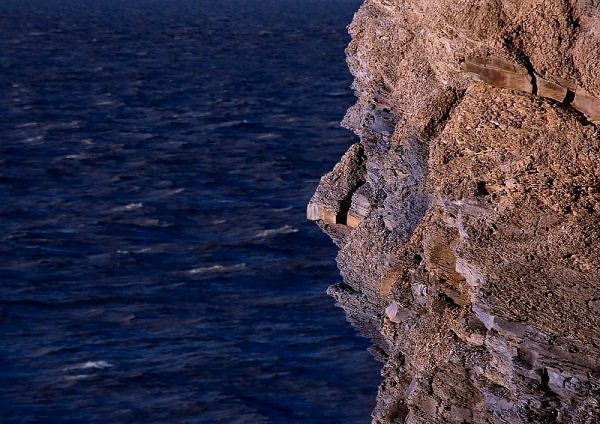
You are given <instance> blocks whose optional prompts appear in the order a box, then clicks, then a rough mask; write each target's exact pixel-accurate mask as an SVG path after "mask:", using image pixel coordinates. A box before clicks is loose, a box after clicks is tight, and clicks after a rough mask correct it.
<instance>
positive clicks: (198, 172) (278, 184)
mask: <svg viewBox="0 0 600 424" xmlns="http://www.w3.org/2000/svg"><path fill="white" fill-rule="evenodd" d="M358 5H359V0H321V1H317V0H295V1H293V0H273V1H269V0H245V1H243V0H237V1H236V0H220V1H217V0H213V1H206V0H198V1H191V0H189V1H173V0H161V1H151V0H143V1H142V0H129V1H119V2H117V1H108V0H97V1H92V0H83V1H82V0H77V1H73V0H60V1H58V0H55V1H52V0H47V1H44V0H37V1H25V0H18V1H17V0H2V2H0V94H1V95H0V199H1V202H0V238H1V243H0V379H1V382H0V422H2V423H54V422H56V423H71V422H73V423H83V422H87V423H96V422H97V423H100V422H101V423H121V422H123V423H129V422H139V423H295V422H298V423H300V422H301V423H342V422H343V423H365V422H368V421H369V415H370V411H371V409H372V407H373V404H374V395H375V393H376V386H377V384H378V377H377V376H378V366H377V364H376V363H375V362H374V361H373V360H372V359H371V358H370V357H369V356H368V354H367V352H366V351H365V348H366V346H367V342H366V341H365V340H363V339H359V338H358V337H357V336H356V335H355V333H354V331H353V330H352V329H351V328H350V327H349V325H348V324H346V323H345V322H344V317H343V313H342V311H341V310H339V309H337V308H335V307H334V306H333V301H332V300H331V299H330V298H328V297H327V296H326V295H325V294H324V290H325V288H326V287H327V285H329V284H330V283H333V282H336V281H337V280H338V278H339V277H338V274H337V270H336V268H335V264H334V256H335V249H334V247H333V245H332V244H331V242H330V241H329V240H328V239H327V238H326V237H325V236H323V235H322V234H321V233H320V232H319V231H318V229H317V228H316V226H314V224H311V223H308V222H306V221H305V219H304V210H305V204H306V202H307V200H308V199H309V197H310V195H311V193H312V191H313V190H314V188H315V186H316V184H317V182H318V178H319V176H320V175H321V174H322V173H324V172H325V171H326V170H328V169H329V168H330V167H331V166H332V165H333V164H334V163H335V161H336V160H337V158H338V157H339V156H340V155H341V154H342V152H343V151H344V150H345V149H346V148H347V146H348V145H349V144H350V143H351V142H352V137H351V135H350V134H348V133H347V132H345V131H343V130H341V129H340V128H339V126H338V121H339V120H340V119H341V117H342V116H343V114H344V111H345V109H346V108H347V107H348V106H349V105H350V104H351V103H352V102H353V97H352V94H351V92H350V90H349V88H348V87H349V84H350V77H349V75H348V73H347V71H346V67H345V64H344V56H343V49H344V46H345V44H346V43H347V41H348V40H347V35H346V31H345V25H346V24H347V23H348V22H349V21H350V20H351V17H352V13H353V12H354V11H355V10H356V8H357V7H358Z"/></svg>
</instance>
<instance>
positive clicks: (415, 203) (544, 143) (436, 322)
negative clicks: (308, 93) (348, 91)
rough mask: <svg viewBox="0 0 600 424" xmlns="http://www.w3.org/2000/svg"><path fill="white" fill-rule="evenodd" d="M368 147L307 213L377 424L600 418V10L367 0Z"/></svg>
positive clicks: (363, 92) (360, 117)
mask: <svg viewBox="0 0 600 424" xmlns="http://www.w3.org/2000/svg"><path fill="white" fill-rule="evenodd" d="M349 28H350V33H351V35H352V41H351V43H350V45H349V46H348V49H347V56H348V64H349V67H350V70H351V71H352V73H353V75H354V78H355V79H354V84H353V88H354V90H355V92H356V96H357V103H356V104H355V105H354V106H353V107H352V108H350V109H349V110H348V112H347V114H346V117H345V118H344V121H343V125H344V126H345V127H347V128H349V129H351V130H352V131H354V132H355V133H356V134H357V135H358V136H359V137H360V142H359V143H357V144H355V145H353V146H352V147H351V148H350V149H349V151H348V152H347V153H346V154H345V155H344V157H343V158H342V160H341V161H340V163H339V164H338V165H336V167H335V168H334V169H333V171H332V172H331V173H329V174H327V175H326V176H324V177H323V178H322V180H321V183H320V185H319V187H318V188H317V191H316V193H315V195H314V196H313V198H312V199H311V201H310V204H309V206H308V217H309V219H313V220H316V221H317V223H318V224H319V225H320V226H321V228H322V229H323V230H324V231H325V232H326V233H327V234H329V235H330V236H331V237H332V239H333V241H334V242H335V243H336V244H337V245H338V246H339V249H340V250H339V254H338V257H337V262H338V266H339V268H340V271H341V275H342V277H343V282H342V283H339V284H336V285H334V286H332V287H330V288H329V290H328V292H329V293H330V294H331V295H332V296H333V297H334V298H335V299H336V301H337V302H338V304H339V305H340V306H341V307H343V308H344V310H345V311H346V314H347V317H348V319H349V320H350V322H352V324H353V325H354V326H356V328H358V329H359V331H361V332H362V333H363V334H365V335H367V336H368V337H370V338H371V339H372V340H373V346H372V348H371V351H372V353H373V354H374V355H375V356H376V357H377V358H378V359H379V360H381V361H382V362H383V370H382V376H383V382H382V384H381V386H380V389H379V393H378V395H377V406H376V409H375V411H374V412H373V422H374V423H523V422H537V423H590V424H591V423H598V422H600V381H599V376H600V318H599V317H600V290H599V289H600V254H599V253H598V249H599V248H600V131H599V128H600V126H598V125H599V124H600V100H598V99H600V6H599V5H598V3H597V2H594V1H591V0H587V1H586V0H582V1H577V2H576V1H572V2H569V1H566V0H565V1H559V0H547V1H532V0H522V1H519V2H516V1H512V0H483V1H478V2H464V1H456V0H441V1H437V0H436V1H432V0H413V1H410V2H409V1H402V0H367V1H365V3H364V4H363V5H362V7H361V8H360V10H359V11H358V12H357V14H356V15H355V18H354V21H353V23H352V24H351V25H350V27H349Z"/></svg>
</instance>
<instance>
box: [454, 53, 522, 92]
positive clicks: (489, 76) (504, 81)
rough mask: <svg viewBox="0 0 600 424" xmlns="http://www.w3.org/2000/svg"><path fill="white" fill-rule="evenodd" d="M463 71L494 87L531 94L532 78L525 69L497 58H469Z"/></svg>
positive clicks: (464, 64)
mask: <svg viewBox="0 0 600 424" xmlns="http://www.w3.org/2000/svg"><path fill="white" fill-rule="evenodd" d="M463 70H464V71H465V72H470V73H472V74H475V75H476V76H477V78H478V79H479V80H481V81H483V82H485V83H487V84H490V85H493V86H495V87H501V88H510V89H513V90H520V91H525V92H526V93H532V92H533V84H532V82H531V81H532V77H531V75H529V73H528V72H527V70H526V69H525V68H519V67H517V66H516V65H515V64H513V63H511V62H508V61H506V60H504V59H501V58H498V57H486V58H471V59H469V60H465V62H464V63H463Z"/></svg>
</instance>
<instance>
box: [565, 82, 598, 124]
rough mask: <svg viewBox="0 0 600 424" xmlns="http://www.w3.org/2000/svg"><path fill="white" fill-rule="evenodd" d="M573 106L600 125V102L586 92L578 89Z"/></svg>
mask: <svg viewBox="0 0 600 424" xmlns="http://www.w3.org/2000/svg"><path fill="white" fill-rule="evenodd" d="M572 104H573V107H574V108H575V109H577V110H578V111H580V112H581V113H583V114H584V115H586V116H587V117H588V118H589V119H590V120H591V121H593V122H598V123H600V100H598V99H597V98H595V97H592V96H591V95H590V94H589V93H587V92H586V91H585V90H582V89H577V90H576V91H575V98H574V99H573V103H572Z"/></svg>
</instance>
